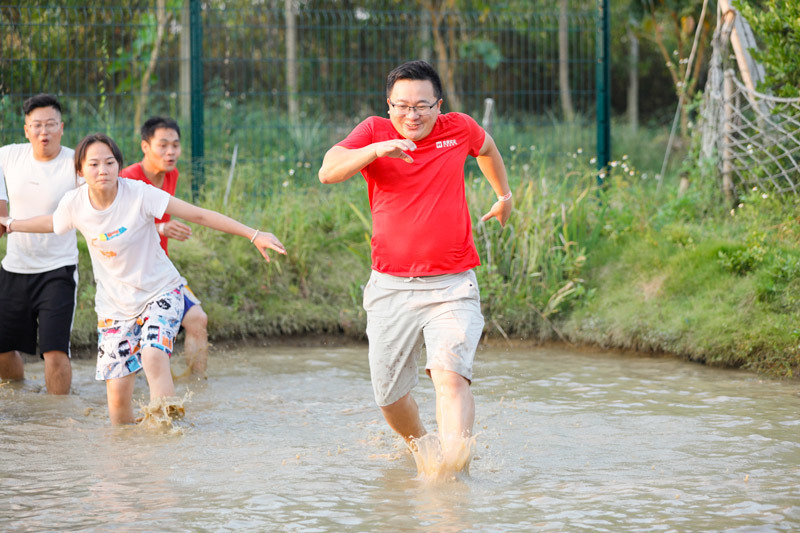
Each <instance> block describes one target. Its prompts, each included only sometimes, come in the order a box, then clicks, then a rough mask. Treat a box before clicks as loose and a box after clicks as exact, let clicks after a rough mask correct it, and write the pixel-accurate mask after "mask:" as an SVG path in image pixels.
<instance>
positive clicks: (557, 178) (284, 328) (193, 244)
mask: <svg viewBox="0 0 800 533" xmlns="http://www.w3.org/2000/svg"><path fill="white" fill-rule="evenodd" d="M511 133H512V132H500V135H501V136H503V137H505V138H506V139H510V138H512V137H513V136H512V135H511ZM523 133H524V132H517V134H516V137H515V138H516V139H518V141H516V142H517V144H510V145H508V147H507V150H506V151H505V152H504V157H505V160H506V166H507V168H508V171H509V178H510V181H511V184H512V188H513V190H514V206H515V210H514V213H513V215H512V217H511V219H510V220H509V223H508V224H507V226H506V227H505V228H501V227H500V226H499V224H497V222H496V221H490V222H489V223H487V224H483V223H478V222H475V223H474V228H473V229H474V237H475V242H476V245H477V247H478V252H479V254H480V257H481V259H482V263H483V264H482V266H481V267H479V268H478V269H477V275H478V280H479V284H480V286H481V298H482V305H483V311H484V314H485V317H486V330H485V333H486V334H487V335H488V336H493V337H498V338H503V337H505V338H508V339H528V340H533V341H544V340H558V339H559V338H562V339H567V340H570V341H571V342H576V343H591V344H596V345H599V346H604V347H609V348H611V347H614V348H630V349H636V350H641V351H646V352H657V353H671V354H676V355H678V356H681V357H685V358H687V359H690V360H694V361H699V362H703V363H706V364H711V365H719V366H735V367H744V368H748V369H752V370H755V371H757V372H760V373H763V374H766V375H770V376H785V377H796V376H797V375H798V372H799V371H800V326H798V325H797V324H800V246H799V245H798V243H800V224H798V219H797V216H796V213H797V212H798V207H800V201H798V200H797V199H794V198H774V197H772V196H770V195H766V197H762V193H761V192H753V193H752V194H750V195H749V196H747V197H745V198H743V199H742V201H741V206H739V207H736V208H735V209H733V210H730V208H729V207H727V206H725V202H724V200H723V198H722V197H721V194H720V193H719V187H718V184H717V182H716V178H715V177H714V175H713V174H712V173H711V172H710V169H708V168H707V167H706V166H705V165H696V164H692V165H685V166H684V169H686V168H688V169H689V177H690V178H691V179H692V186H691V187H690V189H689V191H688V193H687V194H685V195H683V196H679V195H678V194H677V187H676V182H675V180H676V177H675V176H674V175H670V176H669V177H668V179H667V180H665V181H664V183H663V186H662V187H661V188H660V189H658V187H657V183H656V181H655V179H654V177H655V174H656V172H658V170H659V167H660V163H661V161H660V156H659V157H656V156H654V155H653V154H663V141H664V139H663V136H662V135H660V134H659V133H658V132H654V131H649V130H646V131H643V132H642V133H641V134H640V135H638V136H635V137H634V136H630V135H627V136H625V135H621V136H620V138H619V139H618V143H617V149H616V150H615V153H620V154H621V155H619V157H618V160H617V161H615V162H614V163H613V164H612V167H611V170H610V174H609V175H607V176H605V177H604V179H605V182H604V186H603V187H598V185H597V176H596V171H595V170H594V162H593V161H592V156H591V155H590V154H589V153H587V152H588V150H578V151H575V152H573V153H568V154H565V155H563V156H562V157H559V158H554V157H552V156H548V155H545V154H543V153H542V152H541V150H539V149H538V146H537V145H536V144H535V143H534V142H524V143H523V142H520V141H519V139H523V138H524V139H528V140H529V141H530V136H527V135H524V134H523ZM505 142H509V141H508V140H506V141H505ZM512 147H513V150H512V149H511V148H512ZM637 165H640V166H637ZM642 165H643V166H642ZM317 166H318V163H314V162H312V161H308V160H305V159H304V156H302V155H301V154H295V153H287V154H286V155H285V156H283V157H279V158H275V159H273V160H270V161H268V162H266V163H260V164H255V163H248V162H245V163H244V164H240V165H238V166H237V169H236V173H235V177H234V181H233V183H232V189H231V193H230V201H229V202H228V203H227V205H226V204H225V203H224V202H223V197H224V191H225V186H226V183H227V177H228V167H227V165H221V164H220V165H217V166H213V165H212V166H209V168H208V169H207V177H208V181H207V183H206V186H205V188H204V190H203V192H204V195H203V197H202V198H201V200H200V204H201V205H203V206H205V207H209V208H212V209H215V210H218V211H221V212H224V213H226V214H229V215H231V216H233V217H234V218H237V219H239V220H242V221H243V222H245V223H247V224H250V225H253V226H258V227H259V228H261V229H262V230H266V231H271V232H273V233H275V234H276V235H277V236H278V237H279V238H280V239H281V240H282V241H283V242H284V244H285V245H286V248H287V250H288V256H286V257H277V256H276V257H274V261H273V262H272V263H270V264H267V263H265V262H264V261H263V259H262V258H261V256H260V255H259V254H258V253H257V251H256V250H255V249H254V248H253V247H252V245H251V244H250V243H248V242H247V240H246V239H242V238H236V237H231V236H228V235H224V234H220V233H217V232H214V231H211V230H208V229H206V228H195V232H194V235H193V237H192V238H191V239H190V240H189V241H187V242H184V243H181V242H172V243H170V253H171V258H172V260H173V262H174V263H175V265H176V266H177V267H178V270H179V271H180V272H181V273H182V274H183V275H184V276H185V277H186V278H187V279H188V281H189V283H190V285H191V286H192V288H193V289H194V291H195V292H196V293H197V294H198V296H199V297H200V298H201V299H202V300H203V306H204V308H205V309H206V311H207V313H208V314H209V334H210V336H211V338H212V340H221V339H233V338H244V337H251V336H265V335H304V334H340V335H346V336H350V337H353V338H362V339H363V338H364V327H365V322H366V317H365V315H364V311H363V309H362V308H361V294H362V287H363V284H364V283H365V282H366V279H367V277H368V275H369V266H370V246H369V238H370V218H369V205H368V201H367V193H366V187H365V185H364V182H363V180H362V179H361V178H360V177H356V178H354V179H352V180H350V181H348V182H346V183H343V184H338V185H333V186H323V185H320V184H319V182H318V181H317V179H316V175H315V173H316V169H317ZM184 185H185V186H187V184H185V183H184ZM187 190H188V187H185V188H184V189H183V193H181V194H184V195H185V194H186V191H187ZM179 192H180V191H179ZM467 196H468V202H469V205H470V210H471V212H472V216H473V221H477V220H478V219H479V218H480V215H482V214H483V213H485V212H486V211H487V210H488V209H489V207H490V206H491V203H492V202H493V199H494V194H493V192H492V191H491V189H490V188H489V186H488V184H487V183H486V181H485V179H483V178H482V177H481V176H480V174H479V172H478V171H477V168H476V166H475V165H474V163H470V164H468V166H467ZM4 245H5V240H1V241H0V251H2V250H3V248H4ZM80 257H81V264H80V272H81V284H80V287H79V302H78V310H77V314H76V322H75V327H74V332H73V342H74V344H75V345H76V346H91V345H93V344H94V342H95V317H94V312H93V296H94V286H93V283H92V279H91V268H90V264H89V260H88V253H87V249H86V245H85V243H83V241H82V240H80Z"/></svg>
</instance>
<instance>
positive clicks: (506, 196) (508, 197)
mask: <svg viewBox="0 0 800 533" xmlns="http://www.w3.org/2000/svg"><path fill="white" fill-rule="evenodd" d="M511 196H512V194H511V191H508V193H507V194H504V195H503V196H498V197H497V201H498V202H507V201H509V200H511Z"/></svg>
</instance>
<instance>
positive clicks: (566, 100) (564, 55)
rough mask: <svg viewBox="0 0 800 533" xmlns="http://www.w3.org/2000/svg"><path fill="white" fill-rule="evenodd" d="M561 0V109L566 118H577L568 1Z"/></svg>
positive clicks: (559, 53) (559, 15) (559, 60)
mask: <svg viewBox="0 0 800 533" xmlns="http://www.w3.org/2000/svg"><path fill="white" fill-rule="evenodd" d="M568 1H569V0H559V13H558V85H559V91H560V93H561V110H562V112H563V114H564V120H566V121H567V122H572V121H574V120H575V108H574V107H573V106H572V93H571V92H570V90H569V17H568V16H567V7H568V6H567V3H568Z"/></svg>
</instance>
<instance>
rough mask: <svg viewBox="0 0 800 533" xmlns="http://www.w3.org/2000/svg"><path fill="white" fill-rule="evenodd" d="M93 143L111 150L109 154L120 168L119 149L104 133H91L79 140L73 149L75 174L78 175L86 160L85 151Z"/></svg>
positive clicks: (120, 152)
mask: <svg viewBox="0 0 800 533" xmlns="http://www.w3.org/2000/svg"><path fill="white" fill-rule="evenodd" d="M94 143H103V144H105V145H106V146H108V147H109V148H110V149H111V153H112V154H113V155H114V159H116V160H117V163H119V168H120V169H121V168H122V150H120V149H119V146H117V143H115V142H114V139H112V138H111V137H109V136H108V135H106V134H105V133H92V134H90V135H87V136H86V137H84V138H83V139H81V142H79V143H78V146H76V147H75V172H77V173H78V174H80V172H81V167H82V166H83V162H84V160H85V159H86V151H87V150H88V149H89V147H90V146H91V145H93V144H94Z"/></svg>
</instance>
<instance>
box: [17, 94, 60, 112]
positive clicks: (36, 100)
mask: <svg viewBox="0 0 800 533" xmlns="http://www.w3.org/2000/svg"><path fill="white" fill-rule="evenodd" d="M40 107H52V108H55V110H56V111H58V113H59V114H62V113H61V104H60V103H58V100H57V99H56V97H55V96H53V95H52V94H44V93H42V94H37V95H36V96H31V97H30V98H28V99H27V100H25V102H23V103H22V112H23V114H24V115H25V116H26V117H27V116H28V115H29V114H30V113H31V111H33V110H34V109H38V108H40Z"/></svg>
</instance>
